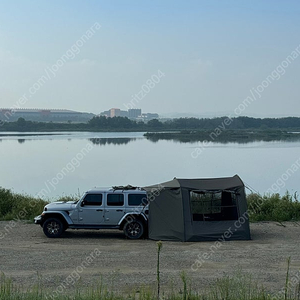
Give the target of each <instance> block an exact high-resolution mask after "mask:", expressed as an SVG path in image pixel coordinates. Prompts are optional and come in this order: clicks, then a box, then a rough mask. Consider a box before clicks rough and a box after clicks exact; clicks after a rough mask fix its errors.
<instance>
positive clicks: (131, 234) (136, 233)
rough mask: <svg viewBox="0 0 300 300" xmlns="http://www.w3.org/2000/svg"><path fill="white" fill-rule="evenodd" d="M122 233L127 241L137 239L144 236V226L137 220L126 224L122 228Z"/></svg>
mask: <svg viewBox="0 0 300 300" xmlns="http://www.w3.org/2000/svg"><path fill="white" fill-rule="evenodd" d="M124 233H125V235H126V236H127V237H128V238H129V239H135V240H136V239H139V238H141V237H142V235H143V234H144V224H143V223H142V222H141V221H139V220H133V221H131V222H127V223H126V224H125V226H124Z"/></svg>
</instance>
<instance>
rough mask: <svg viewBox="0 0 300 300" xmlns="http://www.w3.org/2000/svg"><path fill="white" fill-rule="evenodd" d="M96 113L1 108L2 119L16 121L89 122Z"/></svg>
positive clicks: (0, 116)
mask: <svg viewBox="0 0 300 300" xmlns="http://www.w3.org/2000/svg"><path fill="white" fill-rule="evenodd" d="M94 116H95V115H94V114H92V113H86V112H77V111H72V110H66V109H27V108H23V109H10V108H1V109H0V120H1V121H4V122H14V121H17V120H18V119H19V118H24V119H25V120H26V121H36V122H68V121H71V122H88V121H89V120H90V119H92V118H93V117H94Z"/></svg>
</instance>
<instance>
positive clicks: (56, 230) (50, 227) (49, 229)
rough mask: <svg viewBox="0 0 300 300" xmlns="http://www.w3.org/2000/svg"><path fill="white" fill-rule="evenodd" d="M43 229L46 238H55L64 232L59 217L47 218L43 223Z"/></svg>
mask: <svg viewBox="0 0 300 300" xmlns="http://www.w3.org/2000/svg"><path fill="white" fill-rule="evenodd" d="M43 231H44V233H45V235H46V236H47V237H48V238H57V237H59V236H60V235H61V234H62V233H63V232H64V225H63V223H62V221H60V220H59V219H56V218H49V219H47V220H46V221H45V222H44V224H43Z"/></svg>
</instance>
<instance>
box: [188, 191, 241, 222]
mask: <svg viewBox="0 0 300 300" xmlns="http://www.w3.org/2000/svg"><path fill="white" fill-rule="evenodd" d="M190 204H191V212H192V217H193V221H225V220H237V219H238V210H237V201H236V195H235V193H232V192H228V191H217V192H206V191H205V192H204V191H191V192H190Z"/></svg>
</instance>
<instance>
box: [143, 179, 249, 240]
mask: <svg viewBox="0 0 300 300" xmlns="http://www.w3.org/2000/svg"><path fill="white" fill-rule="evenodd" d="M143 189H145V190H146V191H147V194H148V200H149V227H148V228H149V238H150V239H153V240H168V241H183V242H185V241H209V240H218V239H221V240H224V239H225V240H249V239H251V237H250V229H249V220H248V214H247V202H246V195H245V187H244V183H243V182H242V180H241V179H240V177H239V176H237V175H235V176H233V177H226V178H209V179H177V178H174V179H173V180H171V181H167V182H164V183H161V184H156V185H152V186H147V187H144V188H143Z"/></svg>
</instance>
